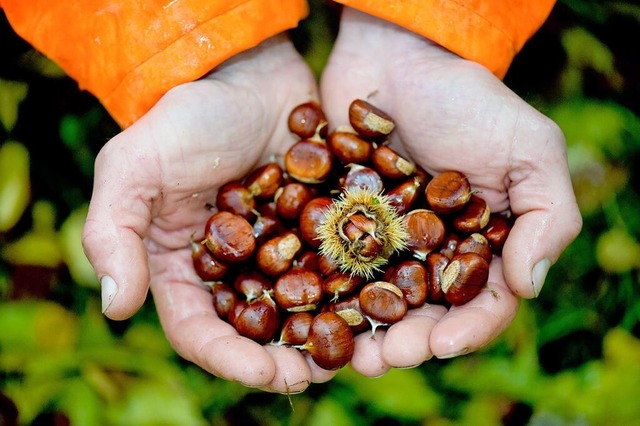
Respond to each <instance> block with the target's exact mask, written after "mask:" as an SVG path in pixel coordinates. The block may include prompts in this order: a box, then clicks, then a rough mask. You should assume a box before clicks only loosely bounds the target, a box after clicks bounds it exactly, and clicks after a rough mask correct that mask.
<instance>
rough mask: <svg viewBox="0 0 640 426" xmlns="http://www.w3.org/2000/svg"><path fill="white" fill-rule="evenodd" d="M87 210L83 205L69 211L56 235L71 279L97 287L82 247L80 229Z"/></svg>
mask: <svg viewBox="0 0 640 426" xmlns="http://www.w3.org/2000/svg"><path fill="white" fill-rule="evenodd" d="M87 211H88V206H87V205H84V206H82V207H80V208H78V209H76V210H74V211H73V212H71V214H70V215H69V217H67V219H66V220H65V221H64V223H63V224H62V226H61V227H60V232H59V234H58V235H59V238H60V245H61V247H62V255H63V258H64V262H65V264H66V265H67V267H68V268H69V272H70V274H71V277H72V278H73V280H74V281H75V282H76V283H78V284H80V285H83V286H86V287H91V288H96V289H97V288H99V287H100V283H99V282H98V279H97V277H96V273H95V271H94V270H93V267H92V266H91V263H89V260H88V259H87V257H86V255H85V254H84V249H83V248H82V230H83V228H84V223H85V220H86V218H87Z"/></svg>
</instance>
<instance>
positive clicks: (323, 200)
mask: <svg viewBox="0 0 640 426" xmlns="http://www.w3.org/2000/svg"><path fill="white" fill-rule="evenodd" d="M332 203H333V199H332V198H330V197H326V196H322V197H316V198H314V199H312V200H311V201H309V202H308V203H307V204H306V205H305V206H304V208H303V209H302V212H301V213H300V219H299V229H300V236H301V237H302V239H303V240H304V241H305V242H306V243H307V244H309V245H310V246H311V247H313V248H318V247H320V242H321V241H320V240H319V239H318V233H317V232H316V229H317V227H318V225H319V224H320V223H321V222H322V221H323V220H324V218H325V213H326V212H327V211H328V209H329V207H330V206H331V204H332Z"/></svg>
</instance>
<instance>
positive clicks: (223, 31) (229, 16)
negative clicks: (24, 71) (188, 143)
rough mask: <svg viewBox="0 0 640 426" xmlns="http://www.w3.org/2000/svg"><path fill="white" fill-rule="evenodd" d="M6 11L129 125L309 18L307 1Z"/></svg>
mask: <svg viewBox="0 0 640 426" xmlns="http://www.w3.org/2000/svg"><path fill="white" fill-rule="evenodd" d="M2 8H3V9H4V11H5V14H6V16H7V18H8V20H9V22H10V23H11V25H12V26H13V28H14V30H15V31H16V32H17V33H18V34H19V35H20V36H21V37H23V38H24V39H25V40H27V41H28V42H30V43H31V44H32V45H33V46H34V47H35V48H36V49H38V50H40V51H41V52H42V53H44V54H45V55H47V56H48V57H49V58H51V59H52V60H53V61H55V62H56V63H58V64H59V65H60V66H61V67H62V68H63V69H64V70H65V72H67V74H68V75H69V76H71V77H72V78H74V79H75V80H76V81H78V83H79V84H80V86H81V87H82V88H84V89H86V90H88V91H89V92H91V93H92V94H94V95H95V96H96V97H97V98H98V99H99V100H100V101H101V102H102V103H103V105H104V106H105V108H106V109H107V110H108V111H109V113H110V114H111V115H112V116H113V117H114V119H115V120H116V121H117V122H118V123H119V124H120V125H121V126H123V127H126V126H129V125H130V124H132V123H133V122H134V121H135V120H137V119H138V118H139V117H140V116H141V115H143V114H144V113H145V112H147V111H148V110H149V109H150V108H151V107H152V106H153V105H154V104H155V103H156V102H157V101H158V100H159V99H160V97H162V95H163V94H165V93H166V92H167V91H168V90H169V89H171V88H173V87H175V86H177V85H179V84H181V83H185V82H189V81H193V80H196V79H198V78H200V77H202V76H203V75H205V74H206V73H207V72H209V71H211V69H213V68H214V67H215V66H216V65H218V64H220V63H222V62H223V61H224V60H226V59H228V58H230V57H231V56H233V55H235V54H237V53H239V52H242V51H244V50H247V49H249V48H251V47H254V46H256V45H258V44H259V43H260V42H262V41H264V40H266V39H268V38H269V37H271V36H273V35H275V34H278V33H280V32H283V31H285V30H287V29H290V28H293V27H295V26H296V25H297V24H298V22H299V21H300V20H301V19H302V18H304V17H305V16H306V15H307V13H308V9H307V4H306V1H305V0H148V1H141V0H87V1H79V2H69V1H51V0H29V1H27V0H2Z"/></svg>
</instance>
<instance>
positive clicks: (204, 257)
mask: <svg viewBox="0 0 640 426" xmlns="http://www.w3.org/2000/svg"><path fill="white" fill-rule="evenodd" d="M191 260H192V261H193V268H194V269H195V271H196V274H198V277H200V279H201V280H202V281H217V280H219V279H220V278H222V277H224V275H225V274H226V273H227V271H228V270H229V266H228V265H227V264H226V263H224V262H221V261H219V260H218V259H216V258H215V257H213V255H212V254H211V252H210V251H209V250H208V249H207V247H206V246H205V245H204V244H203V243H199V242H196V241H193V240H192V241H191Z"/></svg>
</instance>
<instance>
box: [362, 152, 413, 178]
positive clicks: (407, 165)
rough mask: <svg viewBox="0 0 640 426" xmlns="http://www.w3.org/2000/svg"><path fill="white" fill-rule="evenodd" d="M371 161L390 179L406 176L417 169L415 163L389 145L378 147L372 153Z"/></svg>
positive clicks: (379, 171)
mask: <svg viewBox="0 0 640 426" xmlns="http://www.w3.org/2000/svg"><path fill="white" fill-rule="evenodd" d="M371 161H372V162H373V165H374V168H375V169H376V171H377V172H378V173H380V174H381V175H382V176H385V177H388V178H390V179H399V178H406V177H407V176H411V175H412V174H413V173H414V172H415V171H416V165H415V164H413V163H412V162H411V161H409V160H407V159H406V158H404V157H402V156H400V155H399V154H398V153H397V152H396V151H394V150H393V149H391V148H389V146H387V145H380V146H378V147H376V149H374V150H373V153H372V154H371Z"/></svg>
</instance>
